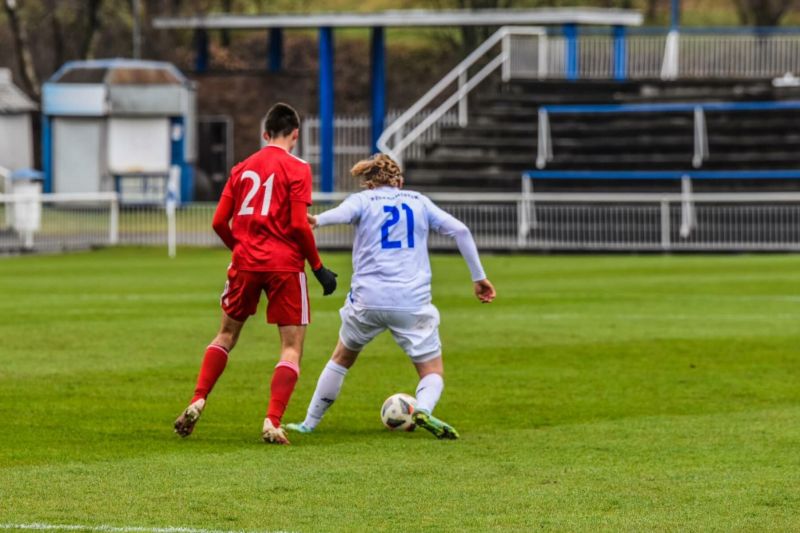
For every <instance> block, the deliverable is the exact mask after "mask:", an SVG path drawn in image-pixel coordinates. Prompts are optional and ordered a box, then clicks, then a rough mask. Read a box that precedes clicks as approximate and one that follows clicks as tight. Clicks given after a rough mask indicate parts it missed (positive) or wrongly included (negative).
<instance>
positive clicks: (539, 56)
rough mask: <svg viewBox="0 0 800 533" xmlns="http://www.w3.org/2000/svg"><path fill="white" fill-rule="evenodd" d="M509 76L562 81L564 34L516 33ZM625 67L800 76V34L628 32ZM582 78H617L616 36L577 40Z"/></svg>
mask: <svg viewBox="0 0 800 533" xmlns="http://www.w3.org/2000/svg"><path fill="white" fill-rule="evenodd" d="M509 44H510V58H511V61H510V63H509V67H508V73H509V76H506V78H508V77H510V78H517V79H563V78H564V77H565V76H566V68H565V67H566V64H567V59H566V54H567V45H566V39H565V38H564V37H563V36H560V35H546V36H524V35H519V36H514V37H513V38H512V39H510V41H509ZM624 46H625V52H624V60H625V69H624V72H625V74H626V77H627V78H630V79H655V78H664V79H678V78H680V79H691V78H695V79H696V78H700V79H702V78H739V79H748V78H756V79H758V78H764V79H768V78H776V77H779V76H783V75H784V74H786V73H787V72H789V73H794V74H800V33H777V32H775V33H750V34H746V33H741V34H712V33H710V34H696V33H679V32H673V33H672V34H671V35H669V36H668V34H667V33H662V34H644V35H636V34H633V35H628V36H627V37H626V38H625V45H624ZM577 54H578V57H577V63H578V64H577V69H578V77H579V78H581V79H613V78H614V77H615V76H614V74H615V65H614V37H613V36H612V35H597V34H588V35H582V36H580V37H579V38H578V40H577Z"/></svg>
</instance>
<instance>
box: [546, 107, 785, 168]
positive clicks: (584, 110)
mask: <svg viewBox="0 0 800 533" xmlns="http://www.w3.org/2000/svg"><path fill="white" fill-rule="evenodd" d="M788 109H800V100H781V101H777V102H776V101H761V102H691V103H672V102H670V103H654V104H591V105H587V104H577V105H549V106H541V107H540V108H539V112H538V128H537V133H536V135H537V150H536V168H539V169H542V168H544V167H546V166H547V162H548V161H552V159H553V141H552V138H551V132H550V115H551V114H561V115H567V114H605V113H693V117H694V154H693V155H692V165H693V166H694V167H695V168H699V167H701V166H702V165H703V161H705V160H706V159H707V158H708V156H709V148H708V129H707V127H706V117H705V113H706V112H709V111H780V110H788Z"/></svg>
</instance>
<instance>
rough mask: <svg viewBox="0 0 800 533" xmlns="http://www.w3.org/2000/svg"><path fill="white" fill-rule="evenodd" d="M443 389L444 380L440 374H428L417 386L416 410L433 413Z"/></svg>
mask: <svg viewBox="0 0 800 533" xmlns="http://www.w3.org/2000/svg"><path fill="white" fill-rule="evenodd" d="M443 389H444V379H442V376H441V375H440V374H428V375H427V376H425V377H424V378H422V379H421V380H419V385H417V409H420V410H422V411H427V412H428V413H432V412H433V408H434V407H436V403H437V402H438V401H439V397H440V396H441V395H442V390H443Z"/></svg>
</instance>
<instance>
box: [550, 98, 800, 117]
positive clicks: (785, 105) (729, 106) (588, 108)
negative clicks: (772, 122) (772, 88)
mask: <svg viewBox="0 0 800 533" xmlns="http://www.w3.org/2000/svg"><path fill="white" fill-rule="evenodd" d="M698 107H700V108H702V109H703V110H704V111H772V110H781V109H800V100H779V101H757V102H688V103H687V102H669V103H653V104H576V105H546V106H542V107H541V108H540V109H545V110H546V111H547V112H548V113H551V114H556V113H558V114H568V113H569V114H571V113H576V114H578V113H587V114H589V113H662V112H663V113H674V112H681V111H687V112H689V111H694V110H695V109H696V108H698Z"/></svg>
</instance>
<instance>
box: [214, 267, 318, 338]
mask: <svg viewBox="0 0 800 533" xmlns="http://www.w3.org/2000/svg"><path fill="white" fill-rule="evenodd" d="M261 291H264V292H265V293H266V294H267V322H269V323H270V324H278V325H279V326H304V325H306V324H308V323H309V322H310V321H311V308H310V306H309V305H308V286H307V285H306V274H305V272H255V271H250V270H238V269H237V268H235V267H233V266H230V267H228V281H226V282H225V290H224V291H222V296H221V297H220V299H219V300H220V305H221V306H222V310H223V311H225V314H227V315H228V316H229V317H231V318H232V319H234V320H238V321H239V322H244V321H245V320H247V317H249V316H252V315H254V314H256V310H257V309H258V301H259V300H260V299H261Z"/></svg>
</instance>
